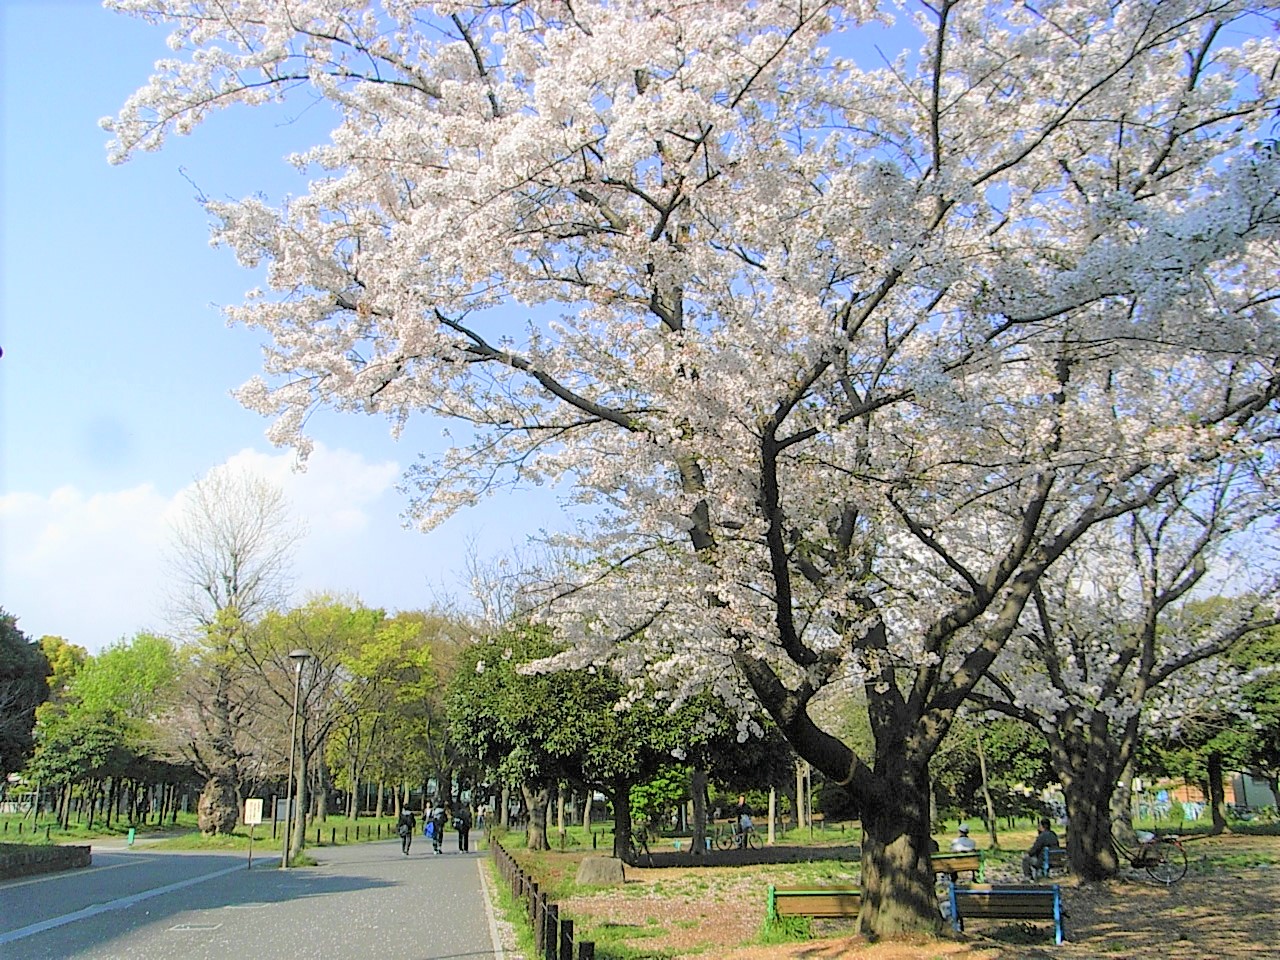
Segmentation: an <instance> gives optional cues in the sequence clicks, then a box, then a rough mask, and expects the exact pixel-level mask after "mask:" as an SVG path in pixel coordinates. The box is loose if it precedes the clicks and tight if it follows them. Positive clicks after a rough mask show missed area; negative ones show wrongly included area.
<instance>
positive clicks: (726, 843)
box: [716, 832, 733, 850]
mask: <svg viewBox="0 0 1280 960" xmlns="http://www.w3.org/2000/svg"><path fill="white" fill-rule="evenodd" d="M716 846H717V847H719V848H720V849H721V850H732V849H733V834H732V833H727V832H726V833H722V834H720V836H718V837H716Z"/></svg>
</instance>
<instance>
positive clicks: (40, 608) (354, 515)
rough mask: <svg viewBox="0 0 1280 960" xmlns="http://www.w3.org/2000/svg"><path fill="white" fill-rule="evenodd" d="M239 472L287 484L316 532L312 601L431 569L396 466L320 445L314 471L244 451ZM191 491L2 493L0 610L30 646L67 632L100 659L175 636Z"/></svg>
mask: <svg viewBox="0 0 1280 960" xmlns="http://www.w3.org/2000/svg"><path fill="white" fill-rule="evenodd" d="M227 463H228V464H230V465H231V466H233V467H236V468H240V469H245V470H249V471H251V472H253V473H256V474H259V475H262V476H264V477H266V478H267V479H269V480H271V481H272V482H274V483H276V484H278V485H279V486H280V487H281V488H282V489H283V490H284V491H285V494H286V496H287V497H288V498H289V501H290V504H291V510H292V513H293V515H294V516H295V517H296V518H297V519H299V520H301V521H303V522H304V523H305V525H306V528H307V531H308V533H307V536H306V538H305V540H304V541H303V542H302V544H301V545H300V547H299V550H298V554H297V557H296V562H295V569H294V572H295V579H296V583H297V587H298V592H299V593H300V594H302V593H312V592H319V591H322V590H333V591H342V592H354V593H357V594H366V593H368V592H370V591H369V590H368V589H366V588H368V587H372V588H373V589H372V592H373V593H375V594H377V593H382V592H383V591H382V590H380V589H378V587H379V586H382V585H386V584H387V583H389V582H393V581H396V580H397V577H396V573H397V572H403V571H406V570H414V569H417V570H420V569H421V566H420V565H419V564H417V563H415V562H414V560H413V558H412V553H413V552H416V551H417V550H425V544H424V543H423V541H425V539H426V538H424V537H422V536H420V535H413V534H409V533H408V532H405V531H402V530H401V529H400V526H399V523H398V521H397V519H396V516H397V514H398V512H399V510H400V509H401V508H402V506H403V503H402V501H401V500H400V498H399V495H398V494H396V493H395V483H396V480H397V479H398V477H399V475H400V467H399V465H398V464H396V463H395V462H394V461H384V462H370V461H368V460H365V459H364V458H363V457H362V456H361V455H360V454H357V453H352V452H350V451H346V450H330V449H327V448H325V447H324V446H322V445H317V447H316V450H315V452H314V453H313V454H312V456H311V458H310V460H309V462H308V467H307V470H306V471H305V472H297V471H295V470H294V469H293V455H292V454H291V453H277V454H269V453H262V452H259V451H254V450H242V451H240V452H239V453H237V454H235V455H234V456H232V457H230V458H228V461H227ZM193 481H194V478H193ZM185 492H186V491H185V489H184V490H177V491H173V492H172V493H168V494H166V493H162V492H161V491H159V490H157V489H156V488H155V487H154V486H152V485H150V484H143V485H141V486H137V487H133V488H130V489H126V490H116V491H106V492H88V491H83V490H79V489H77V488H75V487H73V486H63V487H59V488H58V489H56V490H53V491H52V492H50V493H47V494H39V493H31V492H20V493H10V494H4V495H0V530H3V531H4V538H3V542H2V543H0V605H3V606H4V608H5V610H7V611H8V612H9V613H11V614H13V615H14V616H16V617H18V621H19V626H20V627H21V629H22V630H23V631H24V632H25V633H26V634H27V635H28V636H31V637H39V636H42V635H44V634H57V635H59V636H63V637H65V638H66V639H68V640H70V641H71V642H73V643H78V644H80V645H81V646H84V647H87V648H88V649H90V650H91V651H96V650H99V649H101V648H102V647H104V646H106V645H107V644H110V643H112V642H114V641H115V640H117V639H119V638H120V637H124V636H132V635H133V634H134V633H136V632H138V631H140V630H144V629H153V630H163V629H165V628H166V623H165V611H164V589H163V588H164V582H163V577H164V569H165V568H164V562H163V554H164V551H165V548H166V546H167V544H168V542H169V531H170V529H171V526H170V525H171V523H172V521H173V519H174V518H175V517H176V516H177V515H178V512H179V511H180V510H181V507H182V503H183V499H184V495H185ZM406 552H408V553H409V554H410V556H409V557H408V558H406V557H405V553H406ZM396 585H397V586H398V587H400V588H401V589H405V585H404V584H402V583H398V582H397V583H396ZM406 592H408V593H410V594H412V596H406V597H405V598H404V599H403V600H402V601H401V605H402V606H403V607H411V606H414V605H426V604H427V603H428V602H429V597H427V596H426V591H425V589H422V590H418V589H414V588H413V586H412V585H410V586H409V587H408V588H407V590H406ZM371 602H378V603H384V604H385V603H387V600H386V599H378V600H372V601H371Z"/></svg>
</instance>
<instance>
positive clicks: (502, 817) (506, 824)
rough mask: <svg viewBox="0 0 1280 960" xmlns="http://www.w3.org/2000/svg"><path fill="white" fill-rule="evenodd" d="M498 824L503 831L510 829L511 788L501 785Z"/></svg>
mask: <svg viewBox="0 0 1280 960" xmlns="http://www.w3.org/2000/svg"><path fill="white" fill-rule="evenodd" d="M498 823H499V825H500V826H501V827H502V829H503V830H509V829H511V787H509V786H508V785H507V784H505V783H504V784H503V785H502V809H501V810H500V811H498Z"/></svg>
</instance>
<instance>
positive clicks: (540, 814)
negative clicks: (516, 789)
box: [520, 783, 551, 850]
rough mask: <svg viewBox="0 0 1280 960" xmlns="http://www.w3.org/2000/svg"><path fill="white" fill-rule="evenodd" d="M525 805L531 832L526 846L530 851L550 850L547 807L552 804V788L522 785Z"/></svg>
mask: <svg viewBox="0 0 1280 960" xmlns="http://www.w3.org/2000/svg"><path fill="white" fill-rule="evenodd" d="M520 792H521V793H522V794H524V804H525V807H526V808H528V811H529V832H528V840H527V842H526V843H525V846H526V847H528V848H529V849H530V850H550V849H551V844H550V843H548V842H547V806H548V805H549V804H550V803H551V787H550V786H549V785H547V784H535V785H532V786H531V785H530V784H528V783H522V784H520Z"/></svg>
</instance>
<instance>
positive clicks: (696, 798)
mask: <svg viewBox="0 0 1280 960" xmlns="http://www.w3.org/2000/svg"><path fill="white" fill-rule="evenodd" d="M689 792H690V793H691V794H692V795H693V839H692V840H691V841H690V843H691V844H692V845H693V855H694V856H695V857H700V856H702V855H703V854H704V853H705V852H706V849H707V771H705V770H703V769H702V768H701V767H694V768H693V770H692V772H691V773H690V774H689Z"/></svg>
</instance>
